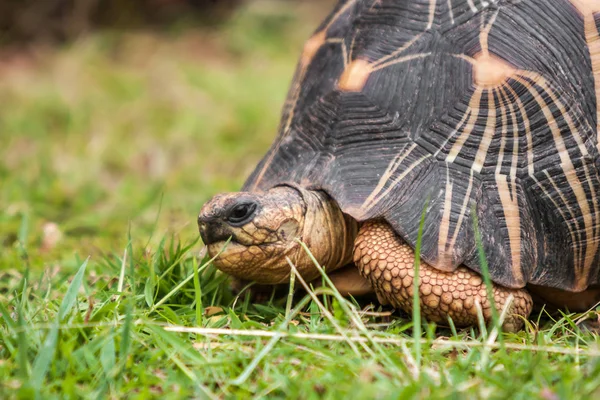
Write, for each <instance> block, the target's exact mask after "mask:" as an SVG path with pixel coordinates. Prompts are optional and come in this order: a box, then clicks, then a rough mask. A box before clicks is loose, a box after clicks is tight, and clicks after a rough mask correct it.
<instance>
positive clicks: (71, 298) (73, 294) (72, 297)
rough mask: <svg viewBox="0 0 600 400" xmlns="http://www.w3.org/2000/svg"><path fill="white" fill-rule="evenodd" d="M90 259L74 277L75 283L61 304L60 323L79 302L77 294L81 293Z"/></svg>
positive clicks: (73, 282)
mask: <svg viewBox="0 0 600 400" xmlns="http://www.w3.org/2000/svg"><path fill="white" fill-rule="evenodd" d="M89 259H90V258H89V257H88V258H86V260H85V261H84V262H83V263H82V264H81V266H80V267H79V270H78V271H77V273H76V274H75V277H73V281H72V282H71V284H70V285H69V288H68V289H67V292H66V293H65V297H64V298H63V301H62V303H60V308H59V309H58V320H59V321H63V320H64V319H65V317H66V316H67V315H68V314H69V312H70V311H71V309H72V308H73V306H74V305H75V302H76V301H77V293H78V292H79V288H80V287H81V283H82V282H83V276H84V275H85V269H86V267H87V264H88V261H89Z"/></svg>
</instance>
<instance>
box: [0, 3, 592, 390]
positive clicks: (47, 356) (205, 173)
mask: <svg viewBox="0 0 600 400" xmlns="http://www.w3.org/2000/svg"><path fill="white" fill-rule="evenodd" d="M323 11H324V10H323V9H321V8H318V7H314V6H309V5H303V6H294V7H291V6H289V5H286V4H285V3H274V2H264V1H261V2H257V3H252V5H251V6H246V7H244V8H243V9H242V10H241V11H240V12H238V13H236V14H235V16H234V18H233V19H232V20H231V21H230V22H228V23H227V24H226V25H225V26H223V27H221V28H219V29H218V30H216V31H215V30H211V31H207V30H204V31H203V30H199V29H189V28H188V29H181V30H178V31H177V32H163V33H148V32H137V33H129V34H124V33H122V32H121V33H118V32H112V33H111V32H104V33H98V34H95V35H93V36H91V37H88V38H85V39H81V40H79V41H77V42H75V43H72V44H71V45H69V46H68V47H65V48H62V49H55V50H47V49H40V50H39V51H37V52H35V53H32V54H26V55H21V56H19V57H18V58H17V57H13V58H10V59H8V60H6V62H4V63H3V64H2V65H1V66H0V69H1V71H0V72H1V73H2V76H3V79H2V81H1V82H0V104H1V105H2V107H0V398H26V399H29V398H34V397H37V398H40V399H51V398H80V397H82V398H122V397H123V396H124V394H127V396H128V398H233V397H248V396H256V397H267V396H268V397H279V398H283V397H291V398H343V397H351V398H373V397H378V398H460V399H462V398H494V399H496V398H511V399H519V398H522V399H530V398H539V399H566V398H598V396H600V358H599V356H600V349H599V344H600V341H599V340H598V338H597V336H594V335H592V334H590V333H587V332H582V331H581V330H579V329H578V328H577V327H576V326H575V324H574V321H575V319H576V317H577V316H574V315H568V316H564V317H562V318H561V317H556V318H554V319H553V318H550V317H548V316H546V315H542V318H538V317H537V314H536V315H534V317H533V319H532V321H531V322H530V323H529V324H528V325H527V327H526V329H525V330H523V331H522V332H519V333H517V334H504V335H501V336H500V337H497V336H496V333H497V332H496V331H495V330H494V329H491V330H490V332H489V333H488V332H485V331H481V332H479V331H477V330H462V331H461V330H459V331H457V332H456V331H455V330H452V329H450V330H449V329H443V328H436V327H435V326H433V325H431V324H424V325H423V326H422V329H421V330H419V329H415V330H413V329H412V323H411V319H410V318H408V317H407V316H402V315H398V314H393V315H390V314H389V312H388V311H389V310H387V309H383V310H382V309H381V308H379V307H378V306H375V307H370V308H369V307H367V308H364V306H365V305H364V304H362V305H360V306H359V305H357V304H356V303H355V302H354V301H349V300H344V299H342V298H340V297H339V295H338V294H337V293H335V291H333V290H331V289H320V290H317V291H316V292H315V293H313V294H312V296H304V295H301V294H298V295H296V298H295V302H293V303H292V302H291V301H290V299H291V296H284V297H283V298H272V299H271V300H270V301H268V302H265V303H262V304H253V302H252V301H250V298H249V296H247V295H246V293H242V295H241V296H239V297H234V296H233V295H232V293H231V292H230V290H229V289H228V282H227V278H226V277H224V276H222V275H220V274H219V273H218V272H217V271H215V269H214V268H213V267H212V266H211V265H210V264H209V263H208V261H209V260H207V259H206V258H205V257H204V256H203V254H202V245H201V243H200V242H199V241H198V233H197V227H196V223H195V216H196V215H197V212H198V211H199V209H200V206H201V205H202V203H203V202H204V201H206V200H207V199H208V198H209V197H210V196H211V195H212V194H214V193H217V192H221V191H227V190H236V189H238V188H239V186H240V185H241V183H242V182H243V180H244V178H245V176H247V174H248V173H249V172H250V171H251V169H252V167H253V166H254V165H255V163H256V162H257V161H258V159H259V158H260V157H261V156H262V154H263V153H264V151H265V150H266V148H267V147H268V146H269V144H270V143H271V141H272V140H273V137H274V135H275V131H276V128H277V124H278V118H279V110H280V108H281V105H282V102H283V99H284V97H285V93H286V90H287V86H288V83H289V80H290V78H291V75H292V72H293V69H294V65H295V62H296V58H297V56H298V54H299V51H300V48H301V46H302V41H303V40H304V39H305V38H306V37H307V36H308V35H309V34H310V32H311V30H312V29H313V28H314V27H315V26H316V25H317V23H318V21H319V20H320V18H321V17H322V15H323V14H322V13H323ZM302 285H303V283H302V281H301V279H299V277H298V278H296V281H295V284H294V287H295V288H299V287H301V286H302ZM324 298H325V299H326V300H324ZM324 304H325V305H326V306H325V305H324ZM419 332H421V334H420V335H419ZM414 336H416V338H415V337H414ZM419 338H420V340H415V339H419ZM500 339H502V340H500Z"/></svg>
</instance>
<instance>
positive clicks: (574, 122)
mask: <svg viewBox="0 0 600 400" xmlns="http://www.w3.org/2000/svg"><path fill="white" fill-rule="evenodd" d="M599 35H600V0H553V1H547V0H521V1H518V0H496V1H494V0H485V1H484V0H346V1H341V2H339V4H337V5H336V6H335V8H334V10H333V11H332V12H331V14H330V15H329V16H328V17H327V18H326V19H325V21H324V22H322V24H321V25H320V26H319V27H318V29H317V30H316V33H314V35H313V36H312V37H311V38H309V39H308V41H307V42H306V44H305V46H304V50H303V52H302V55H301V57H300V61H299V63H298V66H297V70H296V73H295V77H294V79H293V82H292V84H291V88H290V90H289V95H288V98H287V101H286V102H285V105H284V107H283V112H282V118H281V124H280V128H279V133H278V136H277V138H276V140H275V142H274V143H273V145H272V147H271V148H270V150H269V151H268V153H267V154H266V155H265V156H264V158H263V159H262V161H260V163H259V164H258V166H257V167H256V169H255V170H254V172H253V173H252V174H251V175H250V177H249V178H248V180H247V181H246V183H245V185H244V187H243V189H242V191H241V192H238V193H227V194H219V195H217V196H215V197H214V198H212V199H211V200H210V201H209V202H208V203H206V204H205V205H204V207H203V208H202V210H201V212H200V215H199V217H198V222H199V229H200V234H201V237H202V240H203V241H204V243H205V244H206V245H207V246H208V251H209V253H210V255H211V256H216V259H215V260H214V262H215V264H216V266H217V267H218V268H219V269H220V270H222V271H224V272H225V273H227V274H230V275H232V276H234V277H237V278H240V279H244V280H250V281H256V282H257V283H262V284H269V285H270V284H279V283H283V282H286V281H287V280H288V279H289V276H290V266H289V264H288V262H287V260H286V258H289V260H290V261H291V262H292V263H293V264H294V265H295V266H296V267H297V269H298V271H299V273H300V274H301V275H302V276H303V277H304V278H305V279H314V278H317V276H318V275H319V272H318V270H317V269H316V267H315V266H314V264H313V262H312V261H311V259H310V258H309V256H308V255H307V254H306V252H305V251H303V249H302V248H301V246H300V244H299V241H298V240H297V239H301V240H302V241H304V242H305V243H306V245H307V246H308V248H309V249H310V250H311V252H312V254H313V255H314V257H315V258H316V260H317V261H318V262H319V263H320V264H321V265H323V266H324V267H325V268H326V271H327V273H328V274H329V275H330V276H331V279H332V281H333V282H334V284H335V285H336V287H338V289H339V290H340V292H343V293H344V294H351V295H358V294H364V293H369V292H373V291H374V292H375V293H376V294H377V298H378V299H379V301H380V302H381V303H383V304H386V303H387V304H391V305H393V306H394V307H398V308H401V309H403V310H405V311H408V312H410V311H411V310H412V305H413V304H412V295H413V278H414V276H415V268H414V261H415V246H416V243H417V240H418V239H419V237H421V238H422V243H421V247H420V260H422V264H421V267H420V269H419V280H418V282H419V286H418V288H419V301H420V309H421V313H422V314H423V316H424V317H425V318H426V319H428V320H430V321H434V322H437V323H446V322H447V321H448V318H452V320H453V321H454V323H455V325H457V326H471V325H474V324H476V323H477V321H478V317H477V316H478V314H480V315H483V317H484V319H485V321H486V322H489V321H490V319H491V317H492V307H496V308H497V309H504V307H506V311H507V312H508V313H507V315H508V316H507V317H506V319H505V320H504V323H503V324H504V325H503V326H504V328H505V329H506V330H513V331H514V330H518V329H521V328H522V326H523V323H524V320H525V319H526V318H527V317H528V315H529V314H530V312H531V310H532V308H533V306H534V304H535V305H537V304H548V305H552V306H554V307H559V308H565V309H569V310H571V311H580V310H585V309H586V308H588V307H590V306H592V305H593V304H595V303H596V302H597V301H598V300H600V285H599V284H600V276H599V270H600V251H599V245H600V177H599V173H600V156H599V150H600V141H599V137H600V102H599V101H600V97H599V96H600V36H599ZM422 215H423V219H422V217H421V216H422ZM420 229H422V236H419V230H420ZM230 237H231V242H230V243H229V245H228V247H226V249H225V250H224V251H223V252H222V253H219V251H220V250H221V248H222V247H223V244H224V243H225V242H226V240H227V239H229V238H230ZM485 266H487V270H488V271H489V277H490V278H491V281H492V282H493V283H492V286H493V287H492V289H493V296H492V297H493V299H492V301H489V299H488V297H486V291H485V284H484V279H483V278H484V276H483V275H482V273H483V271H484V269H483V268H484V267H485Z"/></svg>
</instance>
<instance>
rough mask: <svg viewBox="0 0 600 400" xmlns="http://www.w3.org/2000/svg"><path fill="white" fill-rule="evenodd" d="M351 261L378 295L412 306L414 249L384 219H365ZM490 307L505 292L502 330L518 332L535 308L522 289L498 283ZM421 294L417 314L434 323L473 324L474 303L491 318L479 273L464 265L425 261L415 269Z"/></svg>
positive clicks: (406, 308)
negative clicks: (448, 267) (448, 268)
mask: <svg viewBox="0 0 600 400" xmlns="http://www.w3.org/2000/svg"><path fill="white" fill-rule="evenodd" d="M354 262H355V264H356V265H357V266H358V268H359V270H360V271H361V273H362V275H363V276H364V277H365V278H367V279H368V280H369V281H370V282H371V284H372V285H373V287H375V291H376V292H377V294H378V296H379V297H380V298H381V299H382V300H384V301H387V302H389V303H391V304H392V305H394V306H395V307H399V308H401V309H402V310H404V311H406V312H411V311H412V305H413V279H414V276H415V269H414V263H415V252H414V250H413V249H412V248H411V247H410V246H409V245H407V244H406V243H404V242H403V241H402V240H401V239H400V238H399V237H398V235H397V234H396V233H395V232H394V231H393V229H392V228H391V227H390V226H389V225H388V224H387V223H385V222H383V221H368V222H366V223H364V224H363V225H362V226H361V228H360V230H359V232H358V237H357V239H356V242H355V245H354ZM492 292H493V297H494V306H495V307H496V309H497V310H502V309H503V308H504V306H505V304H506V301H507V300H508V298H509V296H510V295H512V296H513V297H514V300H513V303H512V308H511V310H510V312H509V314H508V316H507V318H506V319H505V320H504V325H503V328H504V330H505V331H517V330H519V329H521V328H522V326H523V317H524V318H527V317H528V316H529V313H530V312H531V309H532V307H533V301H532V300H531V296H530V295H529V293H528V292H527V291H526V290H525V289H508V288H505V287H502V286H499V285H496V284H493V288H492ZM419 299H420V307H421V313H422V314H423V316H424V317H425V318H426V319H428V320H430V321H434V322H438V323H443V324H446V323H447V321H448V317H451V318H452V320H453V322H454V324H455V325H457V326H471V325H476V324H477V318H478V317H477V306H476V303H479V304H480V305H481V310H482V312H483V317H484V319H485V321H486V323H489V322H490V320H491V317H492V308H491V304H490V302H489V300H488V297H487V292H486V287H485V283H484V282H483V280H482V279H481V277H480V276H479V275H478V274H477V273H475V272H474V271H471V270H470V269H468V268H466V267H459V268H457V269H456V270H455V271H453V272H443V271H439V270H437V269H435V268H433V267H431V266H429V265H427V264H425V263H421V264H420V268H419Z"/></svg>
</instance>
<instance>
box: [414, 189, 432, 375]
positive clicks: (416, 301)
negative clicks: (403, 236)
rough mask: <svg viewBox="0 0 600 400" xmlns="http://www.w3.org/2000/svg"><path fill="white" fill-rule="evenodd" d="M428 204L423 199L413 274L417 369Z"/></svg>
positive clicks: (416, 362) (417, 363)
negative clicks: (422, 256) (424, 235)
mask: <svg viewBox="0 0 600 400" xmlns="http://www.w3.org/2000/svg"><path fill="white" fill-rule="evenodd" d="M428 204H429V197H428V198H427V200H425V205H424V206H423V211H422V212H421V221H420V222H419V232H418V233H417V244H416V246H415V266H414V269H415V276H414V278H413V307H412V319H413V339H414V341H415V364H416V366H417V368H418V369H420V367H421V358H422V354H421V340H420V339H421V336H422V331H421V303H420V300H419V283H420V282H419V278H420V277H419V272H420V267H421V243H422V240H423V227H424V225H425V213H426V212H427V206H428Z"/></svg>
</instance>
